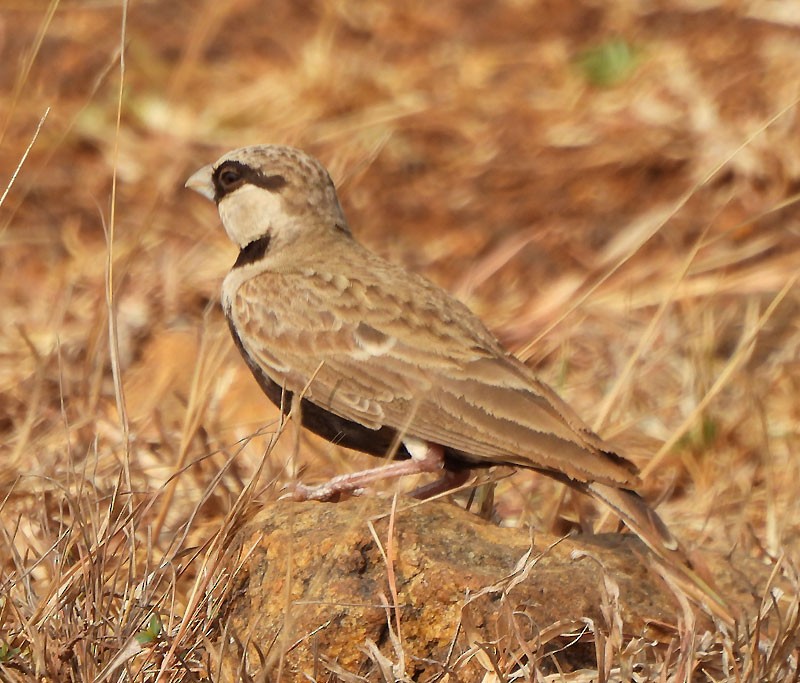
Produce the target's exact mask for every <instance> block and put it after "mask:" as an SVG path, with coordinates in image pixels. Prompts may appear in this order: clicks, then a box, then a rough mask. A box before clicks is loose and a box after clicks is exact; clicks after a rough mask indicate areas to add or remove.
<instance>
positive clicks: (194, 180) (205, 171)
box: [185, 164, 214, 202]
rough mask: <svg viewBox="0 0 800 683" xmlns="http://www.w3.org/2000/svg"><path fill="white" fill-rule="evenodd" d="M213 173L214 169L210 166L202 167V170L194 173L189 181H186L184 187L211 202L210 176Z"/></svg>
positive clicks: (212, 197) (212, 199)
mask: <svg viewBox="0 0 800 683" xmlns="http://www.w3.org/2000/svg"><path fill="white" fill-rule="evenodd" d="M213 172H214V167H213V166H212V165H211V164H209V165H208V166H203V168H201V169H199V170H198V171H195V172H194V173H192V175H191V176H189V180H187V181H186V185H185V187H188V188H189V189H190V190H194V191H195V192H198V193H200V194H201V195H203V196H204V197H207V198H208V199H210V200H211V201H212V202H213V201H214V182H213V181H212V180H211V174H212V173H213Z"/></svg>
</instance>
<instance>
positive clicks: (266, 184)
mask: <svg viewBox="0 0 800 683" xmlns="http://www.w3.org/2000/svg"><path fill="white" fill-rule="evenodd" d="M211 179H212V180H213V182H214V201H216V202H217V203H219V201H220V200H221V199H222V198H223V197H224V196H225V195H227V194H230V193H231V192H233V191H234V190H236V189H238V188H240V187H241V186H242V185H245V184H248V183H249V184H250V185H255V186H256V187H261V188H264V189H265V190H269V191H270V192H280V191H281V190H282V189H283V188H284V187H285V186H286V185H287V184H288V181H287V180H286V178H284V177H283V176H282V175H278V174H275V175H264V174H263V173H262V172H261V171H257V170H256V169H254V168H252V167H250V166H248V165H247V164H243V163H242V162H240V161H231V160H229V161H224V162H222V163H221V164H220V165H219V166H217V168H215V169H214V173H213V174H212V176H211Z"/></svg>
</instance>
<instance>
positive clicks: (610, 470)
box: [186, 145, 732, 620]
mask: <svg viewBox="0 0 800 683" xmlns="http://www.w3.org/2000/svg"><path fill="white" fill-rule="evenodd" d="M186 187H187V188H190V189H192V190H195V191H196V192H198V193H199V194H201V195H203V196H204V197H206V198H207V199H209V200H211V201H213V202H214V203H215V204H216V206H217V209H218V212H219V216H220V219H221V221H222V225H223V227H224V229H225V231H226V233H227V235H228V237H229V238H230V240H231V241H232V242H233V243H234V244H235V245H236V246H237V247H238V248H239V254H238V256H237V258H236V260H235V262H234V264H233V267H232V268H231V270H230V272H229V273H228V274H227V275H226V277H225V279H224V281H223V284H222V295H221V300H222V307H223V310H224V313H225V316H226V318H227V321H228V325H229V328H230V332H231V335H232V337H233V340H234V343H235V345H236V347H237V348H238V350H239V352H240V353H241V355H242V357H243V358H244V361H245V362H246V364H247V366H248V367H249V369H250V371H251V372H252V374H253V375H254V377H255V379H256V380H257V382H258V384H259V385H260V387H261V389H262V390H263V391H264V393H265V394H266V395H267V397H268V398H269V399H270V400H271V401H272V402H273V403H274V404H276V405H277V406H278V407H280V408H281V409H282V410H283V411H284V412H288V411H289V410H290V409H291V408H292V406H296V408H297V410H298V412H299V416H300V421H301V424H302V426H303V427H304V428H306V429H308V430H310V431H312V432H314V433H316V434H317V435H319V436H321V437H323V438H324V439H327V440H328V441H331V442H333V443H336V444H339V445H341V446H344V447H346V448H349V449H353V450H357V451H362V452H365V453H369V454H371V455H374V456H379V457H389V458H390V459H391V462H389V463H388V464H385V465H383V466H380V467H375V468H371V469H368V470H364V471H362V472H356V473H350V474H345V475H340V476H338V477H334V478H333V479H331V480H330V481H328V482H326V483H324V484H321V485H318V486H314V487H311V486H304V485H297V488H296V489H295V493H294V495H295V498H296V499H297V500H332V499H336V498H337V497H338V496H339V495H341V494H342V493H346V492H352V491H358V490H361V489H363V488H364V487H365V486H366V485H367V484H369V483H371V482H374V481H377V480H381V479H386V478H395V477H400V476H404V475H408V474H414V473H420V472H439V473H441V474H442V481H443V483H444V485H445V486H447V485H448V484H452V483H453V482H458V481H463V480H464V479H465V476H464V473H467V474H468V473H469V472H470V471H471V470H472V469H475V468H484V467H491V466H496V465H505V466H512V467H516V468H525V469H529V470H535V471H537V472H540V473H543V474H545V475H548V476H550V477H552V478H554V479H556V480H558V481H561V482H563V483H565V484H567V485H568V486H570V487H572V488H573V489H576V490H578V491H581V492H583V493H585V494H588V495H589V496H591V497H594V498H595V499H597V500H599V501H600V502H601V503H603V504H605V505H606V506H608V507H609V508H610V509H611V510H612V511H613V512H615V513H616V514H617V516H618V517H619V518H620V519H621V520H622V521H623V522H624V523H625V524H626V525H627V526H628V527H629V528H630V529H631V530H632V531H633V532H634V533H635V534H636V535H638V536H639V538H640V539H641V540H642V541H643V542H644V543H645V544H646V545H647V546H648V547H649V548H650V549H651V550H652V551H653V552H654V553H655V554H656V556H657V557H659V558H660V559H661V561H663V562H665V563H667V564H668V565H669V566H670V567H672V568H673V569H674V568H675V567H677V568H678V574H679V575H680V577H681V578H682V579H683V583H682V584H681V585H684V586H685V585H688V586H689V588H690V589H692V590H691V591H687V592H690V593H691V594H694V596H695V598H696V599H698V600H700V601H701V602H702V603H703V604H705V605H706V606H707V607H708V608H709V609H710V610H711V611H712V613H715V614H717V616H722V617H723V618H725V619H726V620H730V619H732V617H731V616H730V612H729V611H728V608H727V605H726V604H725V602H724V600H723V599H722V598H721V597H720V596H718V595H717V594H716V592H715V591H714V589H713V588H711V587H710V586H709V585H708V584H707V583H706V582H705V581H704V580H703V579H701V578H700V577H699V576H698V575H697V574H696V572H694V570H693V568H692V566H691V562H690V561H689V560H688V559H687V557H688V556H687V554H686V553H685V551H684V550H683V549H682V548H681V546H680V544H679V543H678V541H677V539H676V538H675V536H674V535H673V534H672V533H671V532H670V531H669V529H668V528H667V526H666V524H665V523H664V522H663V521H662V520H661V518H660V517H659V515H658V514H657V513H656V511H655V510H654V509H653V508H652V507H651V506H650V505H648V503H647V502H646V501H645V500H644V499H643V498H642V497H641V496H640V495H639V494H638V493H637V492H636V489H637V488H638V487H640V486H641V481H640V478H639V475H638V470H637V468H636V466H635V465H634V464H633V463H632V462H631V461H630V460H628V459H627V458H626V457H625V456H623V455H621V454H619V453H617V452H616V450H615V449H614V448H612V447H611V446H610V445H609V444H607V443H606V442H605V441H604V440H603V439H602V438H601V437H600V436H598V435H597V434H596V433H594V432H593V431H592V430H591V429H590V428H589V427H588V426H587V425H586V423H585V422H583V420H581V418H580V417H579V416H578V415H577V413H576V412H575V411H574V410H573V409H572V408H571V407H570V406H569V405H568V404H567V403H566V402H565V401H564V400H563V399H561V398H560V397H559V396H558V394H557V393H556V392H555V391H554V390H553V389H551V388H550V387H549V386H548V385H547V384H545V383H544V382H543V381H541V380H540V379H539V378H538V377H537V376H536V375H535V373H534V372H533V370H532V369H531V368H529V367H528V366H527V365H525V363H523V362H522V361H521V360H519V359H518V358H516V357H515V356H514V355H513V354H511V353H510V352H508V351H507V350H505V349H504V348H503V346H502V345H501V344H500V342H499V341H498V340H497V338H496V337H495V336H494V335H493V334H492V333H491V332H490V331H489V329H488V328H487V327H486V326H485V325H484V324H483V322H481V320H480V319H479V318H478V317H477V316H476V315H474V314H473V313H472V312H471V311H470V310H469V308H468V307H467V306H466V305H465V304H463V303H462V302H460V301H459V300H457V299H456V298H455V297H453V296H452V295H451V294H449V293H448V292H446V291H445V290H444V289H442V288H441V287H439V286H437V285H436V284H434V283H433V282H431V281H430V280H428V279H426V278H424V277H423V276H421V275H419V274H417V273H413V272H410V271H409V270H407V269H406V268H404V267H402V266H400V265H399V264H395V263H393V262H390V261H389V260H387V259H384V258H383V257H381V256H380V255H378V254H376V253H375V252H373V251H372V250H370V249H368V248H367V247H366V246H364V245H362V244H361V243H360V242H359V241H357V240H356V238H355V237H354V235H353V233H352V231H351V229H350V226H349V224H348V222H347V219H346V218H345V215H344V212H343V210H342V207H341V205H340V202H339V199H338V195H337V191H336V188H335V185H334V183H333V181H332V179H331V177H330V175H329V174H328V172H327V170H326V169H325V167H324V166H323V165H322V164H321V163H320V162H319V161H318V160H317V159H315V158H314V157H312V156H311V155H309V154H307V153H305V152H303V151H302V150H300V149H297V148H294V147H289V146H283V145H254V146H248V147H242V148H239V149H236V150H233V151H231V152H228V153H226V154H224V155H223V156H221V157H220V158H219V159H217V161H215V162H213V163H211V164H208V165H206V166H203V167H202V168H200V169H199V170H197V171H196V172H195V173H193V174H192V175H191V176H190V177H189V179H188V180H187V181H186ZM687 577H688V579H687Z"/></svg>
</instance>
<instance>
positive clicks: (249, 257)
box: [233, 233, 270, 268]
mask: <svg viewBox="0 0 800 683" xmlns="http://www.w3.org/2000/svg"><path fill="white" fill-rule="evenodd" d="M269 241H270V236H269V233H267V234H266V235H264V236H263V237H259V238H258V239H257V240H253V241H252V242H250V244H248V245H247V246H245V247H243V248H242V250H241V251H240V252H239V256H237V257H236V263H234V264H233V267H234V268H241V267H242V266H246V265H248V264H250V263H255V262H256V261H260V260H261V258H262V257H263V256H264V254H266V253H267V249H269Z"/></svg>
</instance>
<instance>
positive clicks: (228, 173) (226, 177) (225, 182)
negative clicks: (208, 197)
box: [219, 168, 242, 189]
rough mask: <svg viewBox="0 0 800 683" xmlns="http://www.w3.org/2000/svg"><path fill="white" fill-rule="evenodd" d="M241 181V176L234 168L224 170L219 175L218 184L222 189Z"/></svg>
mask: <svg viewBox="0 0 800 683" xmlns="http://www.w3.org/2000/svg"><path fill="white" fill-rule="evenodd" d="M241 179H242V174H241V173H240V172H239V171H238V170H237V169H235V168H226V169H224V170H223V171H222V173H220V174H219V182H220V184H221V185H222V187H223V188H226V189H228V188H230V187H232V186H233V185H236V183H238V182H239V181H240V180H241Z"/></svg>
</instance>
